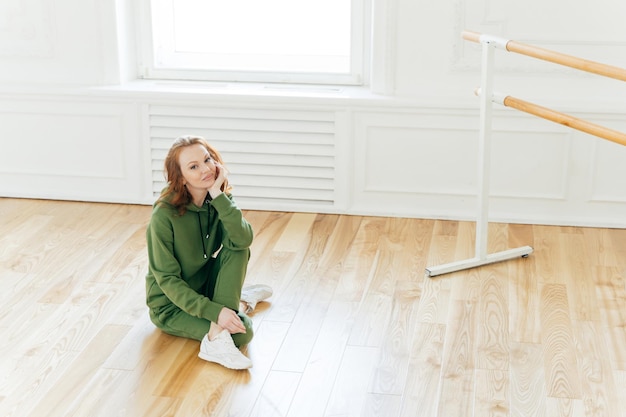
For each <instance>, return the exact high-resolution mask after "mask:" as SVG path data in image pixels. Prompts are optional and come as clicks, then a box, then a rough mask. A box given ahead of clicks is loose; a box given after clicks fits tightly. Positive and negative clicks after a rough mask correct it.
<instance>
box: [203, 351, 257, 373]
mask: <svg viewBox="0 0 626 417" xmlns="http://www.w3.org/2000/svg"><path fill="white" fill-rule="evenodd" d="M198 357H199V358H200V359H204V360H205V361H207V362H213V363H217V364H219V365H222V366H223V367H224V368H228V369H234V370H237V371H240V370H242V369H250V368H252V364H250V366H242V367H236V366H233V365H231V364H226V363H223V362H220V361H218V360H216V359H215V358H213V357H211V356H208V355H205V354H204V353H202V352H200V353H198Z"/></svg>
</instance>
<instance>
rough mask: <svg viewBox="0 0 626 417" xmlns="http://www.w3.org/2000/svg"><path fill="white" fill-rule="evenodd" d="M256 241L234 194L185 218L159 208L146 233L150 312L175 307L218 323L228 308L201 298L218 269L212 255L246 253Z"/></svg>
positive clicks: (189, 209) (160, 205)
mask: <svg viewBox="0 0 626 417" xmlns="http://www.w3.org/2000/svg"><path fill="white" fill-rule="evenodd" d="M207 232H208V233H207ZM252 238H253V232H252V227H251V226H250V224H249V223H248V222H247V221H246V219H244V218H243V214H242V213H241V211H240V210H239V208H237V206H236V204H235V202H234V201H233V199H232V196H231V195H230V194H225V193H222V194H220V195H219V196H217V197H216V198H215V199H213V200H210V199H209V198H208V197H207V199H206V200H205V203H204V205H203V206H202V207H198V206H196V205H195V204H193V203H191V204H189V205H188V206H187V211H186V212H185V214H183V215H182V216H181V215H180V214H179V213H178V211H177V210H176V208H174V207H173V206H172V205H170V204H168V203H167V202H157V203H155V205H154V207H153V210H152V217H151V219H150V223H149V224H148V228H147V230H146V240H147V247H148V259H149V267H148V273H147V275H146V303H147V305H148V307H149V308H151V309H154V308H159V307H163V306H167V305H170V304H175V305H176V306H177V307H179V308H180V309H181V310H183V311H185V312H186V313H188V314H190V315H192V316H195V317H200V318H204V319H207V320H210V321H212V322H217V317H218V315H219V313H220V311H221V310H222V308H223V307H224V306H223V305H220V304H218V303H214V302H213V301H211V300H210V299H209V298H208V297H206V296H204V295H202V294H201V293H202V291H204V289H205V286H206V284H207V279H208V276H209V270H210V268H211V265H213V262H211V260H212V259H211V254H213V253H214V252H216V251H217V250H218V249H219V248H220V245H224V247H225V248H228V249H231V250H245V249H247V248H249V247H250V245H251V244H252Z"/></svg>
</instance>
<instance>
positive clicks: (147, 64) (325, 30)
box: [142, 0, 367, 85]
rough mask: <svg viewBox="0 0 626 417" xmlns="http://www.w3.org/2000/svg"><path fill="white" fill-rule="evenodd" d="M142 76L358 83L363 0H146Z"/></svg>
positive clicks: (362, 50)
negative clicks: (147, 11)
mask: <svg viewBox="0 0 626 417" xmlns="http://www.w3.org/2000/svg"><path fill="white" fill-rule="evenodd" d="M146 1H148V2H149V5H150V13H149V16H150V17H151V19H150V22H149V25H148V26H149V28H150V29H149V34H150V36H149V37H148V38H149V39H150V42H149V43H150V44H151V45H150V47H147V48H144V49H145V50H146V54H145V56H144V60H143V61H144V64H143V65H142V72H143V76H144V78H158V79H188V80H221V81H258V82H287V83H320V84H354V85H358V84H362V83H363V82H364V80H363V61H364V39H365V36H364V30H365V26H366V25H365V24H364V21H365V12H364V4H365V2H366V1H367V0H228V1H224V0H146Z"/></svg>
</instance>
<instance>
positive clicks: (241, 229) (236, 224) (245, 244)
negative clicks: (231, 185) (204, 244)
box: [211, 193, 254, 250]
mask: <svg viewBox="0 0 626 417" xmlns="http://www.w3.org/2000/svg"><path fill="white" fill-rule="evenodd" d="M211 204H212V205H213V207H214V208H215V210H216V211H217V215H218V216H219V219H220V221H221V223H222V245H224V247H226V248H229V249H232V250H242V249H247V248H249V247H250V245H251V244H252V239H253V238H254V232H253V231H252V226H250V223H248V221H247V220H246V219H245V218H244V217H243V213H242V212H241V210H239V207H237V205H236V204H235V201H234V200H233V197H232V196H231V195H230V194H226V193H222V194H220V195H218V196H217V197H216V198H214V199H213V200H212V201H211Z"/></svg>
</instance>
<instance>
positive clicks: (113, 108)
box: [0, 100, 146, 203]
mask: <svg viewBox="0 0 626 417" xmlns="http://www.w3.org/2000/svg"><path fill="white" fill-rule="evenodd" d="M135 109H136V108H135V106H134V105H128V104H124V103H98V102H93V101H89V100H86V101H61V100H59V101H55V100H45V101H30V100H11V101H0V143H1V149H2V151H1V152H0V195H2V196H14V197H33V198H59V199H72V200H86V201H111V202H129V203H137V202H145V201H146V190H145V188H146V187H145V181H144V179H143V178H142V177H141V172H142V171H143V170H142V167H143V163H142V162H143V159H142V157H141V152H142V149H141V146H140V142H139V130H138V127H139V124H138V122H139V120H138V117H137V112H136V110H135Z"/></svg>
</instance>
